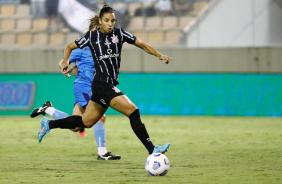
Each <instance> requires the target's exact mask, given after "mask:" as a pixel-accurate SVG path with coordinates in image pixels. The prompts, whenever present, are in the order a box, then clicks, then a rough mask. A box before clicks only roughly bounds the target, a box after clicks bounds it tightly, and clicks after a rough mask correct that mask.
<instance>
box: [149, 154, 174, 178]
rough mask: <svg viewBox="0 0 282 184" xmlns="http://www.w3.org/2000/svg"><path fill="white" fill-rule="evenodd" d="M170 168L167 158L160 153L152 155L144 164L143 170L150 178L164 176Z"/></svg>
mask: <svg viewBox="0 0 282 184" xmlns="http://www.w3.org/2000/svg"><path fill="white" fill-rule="evenodd" d="M169 168H170V163H169V160H168V158H167V157H166V156H165V155H163V154H161V153H153V154H151V155H149V156H148V158H147V160H146V162H145V169H146V171H147V173H148V174H150V175H151V176H164V175H166V173H167V172H168V170H169Z"/></svg>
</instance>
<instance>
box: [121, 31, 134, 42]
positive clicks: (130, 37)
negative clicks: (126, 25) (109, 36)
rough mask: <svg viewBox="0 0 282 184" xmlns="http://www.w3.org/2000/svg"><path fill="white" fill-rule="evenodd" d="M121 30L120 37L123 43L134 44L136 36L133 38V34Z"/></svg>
mask: <svg viewBox="0 0 282 184" xmlns="http://www.w3.org/2000/svg"><path fill="white" fill-rule="evenodd" d="M120 30H121V36H122V37H123V42H127V43H129V44H134V43H135V40H136V36H134V35H133V34H131V33H129V32H127V31H125V30H123V29H122V28H121V29H120Z"/></svg>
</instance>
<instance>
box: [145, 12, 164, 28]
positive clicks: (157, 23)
mask: <svg viewBox="0 0 282 184" xmlns="http://www.w3.org/2000/svg"><path fill="white" fill-rule="evenodd" d="M161 28H162V18H161V17H159V16H154V17H147V18H146V24H145V29H146V30H147V31H151V30H158V29H161Z"/></svg>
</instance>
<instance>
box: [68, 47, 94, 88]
mask: <svg viewBox="0 0 282 184" xmlns="http://www.w3.org/2000/svg"><path fill="white" fill-rule="evenodd" d="M73 62H76V63H77V68H78V72H77V74H76V79H75V81H74V83H84V84H85V83H87V84H89V85H90V86H91V83H92V80H93V72H94V71H95V68H94V61H93V57H92V54H91V51H90V49H89V47H84V48H83V49H79V48H78V49H75V50H73V51H72V52H71V55H70V63H73Z"/></svg>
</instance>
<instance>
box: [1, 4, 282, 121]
mask: <svg viewBox="0 0 282 184" xmlns="http://www.w3.org/2000/svg"><path fill="white" fill-rule="evenodd" d="M107 2H108V3H110V4H111V5H112V6H113V7H115V9H116V10H117V17H118V22H117V26H118V27H119V26H122V27H124V28H125V29H126V30H128V31H130V32H131V33H133V34H134V35H136V36H137V37H138V38H141V39H142V40H144V41H145V42H147V43H149V44H151V45H152V46H154V47H155V48H157V49H158V50H159V51H160V52H161V53H163V54H166V55H169V56H170V57H172V58H173V61H172V62H171V63H170V64H169V65H165V64H164V63H163V62H161V61H158V60H157V58H155V57H153V56H151V55H148V54H147V53H145V52H144V51H142V50H140V49H138V48H136V47H134V46H130V45H128V44H125V45H124V49H123V53H122V62H121V70H120V71H121V74H120V77H119V81H120V83H121V84H120V85H119V86H118V87H119V88H120V89H121V90H122V91H123V92H125V93H126V94H127V95H128V96H129V97H130V98H131V100H132V101H133V102H135V103H136V105H137V106H138V107H139V108H140V109H141V112H143V114H148V115H238V116H281V115H282V95H281V94H282V82H281V81H282V80H281V79H282V75H281V71H282V62H281V55H282V52H281V51H282V50H281V48H282V47H281V46H282V33H281V26H282V23H281V20H282V19H281V18H282V6H281V1H279V0H238V1H232V0H213V1H212V0H210V1H203V0H150V1H149V0H148V1H137V0H135V1H134V0H124V1H116V0H111V1H107ZM100 7H101V3H100V2H99V1H95V0H84V1H82V0H79V1H78V0H64V1H58V0H57V1H53V0H48V1H44V0H40V1H37V0H30V1H19V0H1V1H0V14H1V16H0V28H1V30H0V97H1V99H0V115H28V114H29V113H30V111H31V109H32V108H33V107H38V106H41V105H42V103H43V102H45V101H46V100H51V101H52V102H53V104H54V106H55V107H56V108H58V109H61V110H63V111H66V112H67V113H71V112H72V108H73V102H74V97H73V93H72V88H73V81H74V77H71V78H70V79H68V78H66V77H64V76H63V75H61V74H60V73H59V68H58V62H59V61H60V60H61V59H62V57H63V49H64V47H65V46H66V45H67V44H68V43H70V42H72V41H74V40H75V39H77V38H79V37H80V36H81V35H82V34H83V32H84V30H85V29H87V25H88V22H87V19H89V18H91V17H92V16H93V15H95V13H97V12H98V11H97V10H99V8H100ZM86 9H87V13H81V11H82V12H86ZM118 12H119V13H118ZM70 22H71V23H70ZM73 22H76V24H73ZM107 113H108V114H117V113H116V112H114V111H113V110H109V111H108V112H107Z"/></svg>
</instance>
